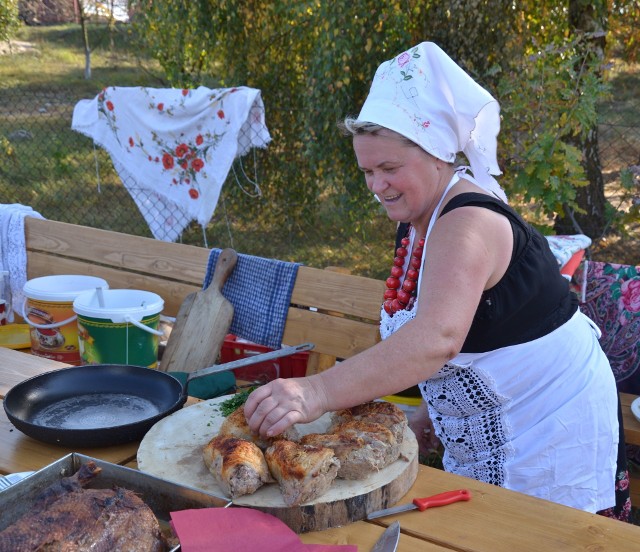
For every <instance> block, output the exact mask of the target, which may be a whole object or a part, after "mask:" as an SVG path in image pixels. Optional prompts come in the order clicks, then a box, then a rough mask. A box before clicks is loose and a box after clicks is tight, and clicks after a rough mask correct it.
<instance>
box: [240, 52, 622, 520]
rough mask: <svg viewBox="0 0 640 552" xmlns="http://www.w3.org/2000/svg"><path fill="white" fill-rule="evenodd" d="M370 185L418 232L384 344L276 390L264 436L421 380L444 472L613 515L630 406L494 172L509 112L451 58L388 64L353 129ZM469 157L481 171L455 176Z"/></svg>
mask: <svg viewBox="0 0 640 552" xmlns="http://www.w3.org/2000/svg"><path fill="white" fill-rule="evenodd" d="M344 126H345V128H346V129H347V130H348V131H349V132H350V133H351V134H353V147H354V150H355V154H356V158H357V161H358V165H359V167H360V168H361V170H362V171H363V173H364V175H365V181H366V184H367V187H368V188H369V189H370V190H371V192H372V193H374V194H375V195H376V197H377V198H378V200H379V201H380V202H381V203H382V205H383V206H384V208H385V209H386V211H387V214H388V216H389V218H390V219H391V220H393V221H396V222H399V223H400V222H402V223H407V222H408V223H409V224H408V225H404V226H401V228H408V231H407V235H406V236H404V237H403V242H402V245H403V247H401V248H399V249H398V251H397V254H396V257H395V259H394V262H393V266H394V268H393V269H392V273H391V274H392V275H391V277H390V278H389V280H387V287H388V288H389V289H388V290H387V292H386V293H385V301H384V305H383V308H382V313H381V316H382V320H381V334H382V337H383V341H381V342H380V343H379V344H377V345H376V346H374V347H371V348H370V349H368V350H366V351H364V352H362V353H360V354H358V355H356V356H354V357H352V358H350V359H348V360H346V361H344V362H341V363H340V364H338V365H336V366H334V367H333V368H331V369H330V370H327V371H326V372H323V373H320V374H317V375H314V376H311V377H308V378H299V379H286V380H276V381H274V382H272V383H270V384H268V385H266V386H264V387H261V388H259V389H258V390H256V391H254V392H253V393H252V394H251V395H250V397H249V400H248V401H247V403H246V406H245V414H246V416H247V420H248V421H249V424H250V426H251V428H252V429H253V430H254V431H259V432H260V433H262V434H263V435H276V434H279V433H281V432H282V431H284V430H285V429H286V428H287V427H289V426H290V425H292V424H294V423H300V422H309V421H312V420H314V419H316V418H318V417H319V416H320V415H322V414H323V413H325V412H327V411H333V410H338V409H341V408H346V407H351V406H354V405H357V404H360V403H363V402H365V401H369V400H372V399H375V398H378V397H381V396H385V395H389V394H393V393H396V392H398V391H401V390H403V389H406V388H408V387H411V386H413V385H415V384H419V386H420V390H421V392H422V395H423V398H424V399H425V404H426V407H428V416H427V412H426V407H425V409H424V410H421V411H420V412H419V414H420V416H421V419H420V420H413V421H412V427H413V428H414V431H416V432H417V435H418V436H419V437H423V431H422V429H423V428H424V427H427V424H429V420H430V421H431V422H433V426H434V428H435V431H436V434H437V436H438V438H439V439H440V440H441V442H442V444H443V446H444V449H445V455H444V459H443V462H444V466H445V469H446V470H447V471H451V472H454V473H457V474H461V475H465V476H468V477H473V478H475V479H479V480H481V481H485V482H488V483H493V484H496V485H501V486H504V487H507V488H509V489H513V490H517V491H520V492H524V493H527V494H531V495H533V496H538V497H541V498H545V499H548V500H552V501H555V502H558V503H561V504H566V505H569V506H573V507H576V508H581V509H584V510H587V511H590V512H596V511H599V510H603V509H605V508H609V507H612V506H613V505H614V504H615V496H614V480H615V469H616V455H617V446H618V441H619V433H618V430H619V427H618V420H617V408H616V406H617V395H616V388H615V381H614V378H613V375H612V372H611V369H610V367H609V364H608V361H607V359H606V357H605V355H604V353H603V352H602V350H601V348H600V346H599V344H598V336H597V333H598V331H597V328H595V327H594V325H593V324H592V323H591V322H590V321H589V319H588V318H586V317H585V316H583V315H582V314H581V313H580V312H579V311H578V309H577V301H576V300H575V298H574V297H573V296H572V294H571V293H570V291H569V289H568V285H567V282H566V281H565V280H564V278H562V277H561V276H560V274H559V271H558V267H557V263H556V261H555V258H554V257H553V255H552V254H551V252H550V250H549V248H548V246H547V242H546V240H545V239H544V237H542V236H541V235H540V234H539V233H537V232H535V231H534V230H533V229H532V228H531V227H530V226H529V225H527V224H526V223H524V221H523V220H522V219H521V218H520V217H519V216H518V215H517V214H516V213H515V212H514V211H513V210H512V209H511V208H509V207H508V206H507V205H506V203H505V201H506V197H505V195H504V193H503V192H502V190H501V189H500V187H499V185H498V183H497V182H496V180H495V179H494V178H493V176H492V174H500V171H499V169H498V165H497V160H496V144H497V134H498V132H499V107H498V104H497V102H496V101H495V100H494V99H493V98H492V97H491V96H490V95H489V93H488V92H487V91H486V90H484V89H483V88H481V87H480V86H479V85H478V84H476V83H475V82H474V81H473V80H472V79H471V78H470V77H468V75H467V74H466V73H464V71H462V69H460V67H458V66H457V65H456V64H455V63H454V62H453V61H452V60H451V59H450V58H449V57H448V56H447V55H446V54H445V53H444V52H443V51H442V50H441V49H440V48H439V47H437V46H436V45H435V44H432V43H422V44H420V45H418V46H416V47H415V48H412V49H411V50H409V51H407V52H404V53H403V54H401V55H399V56H397V57H395V58H394V59H392V60H390V61H388V62H386V63H384V64H382V65H381V66H380V67H379V69H378V71H377V72H376V75H375V78H374V80H373V83H372V86H371V91H370V93H369V96H368V97H367V100H366V101H365V104H364V106H363V108H362V110H361V112H360V114H359V116H358V118H357V119H347V120H346V121H345V125H344ZM459 152H462V153H464V155H465V156H466V158H467V159H468V161H469V163H470V165H471V171H472V172H473V174H474V175H475V177H472V176H471V175H470V174H469V173H468V172H466V170H464V169H462V170H457V169H455V168H454V164H453V163H454V161H455V160H456V155H457V154H458V153H459Z"/></svg>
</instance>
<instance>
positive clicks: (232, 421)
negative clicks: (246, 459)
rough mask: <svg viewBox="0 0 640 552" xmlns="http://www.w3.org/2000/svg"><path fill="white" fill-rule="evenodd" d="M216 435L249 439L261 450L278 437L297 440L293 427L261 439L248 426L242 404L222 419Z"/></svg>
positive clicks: (278, 438)
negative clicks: (271, 436) (269, 437)
mask: <svg viewBox="0 0 640 552" xmlns="http://www.w3.org/2000/svg"><path fill="white" fill-rule="evenodd" d="M218 435H226V436H229V437H237V438H238V439H244V440H245V441H251V442H252V443H255V444H256V445H258V446H259V447H260V448H261V449H262V450H265V449H266V448H267V447H269V446H270V445H272V444H273V443H274V442H275V441H278V440H280V439H287V440H290V441H297V440H298V438H299V435H298V432H297V431H296V429H295V427H293V428H290V429H288V430H287V431H285V432H284V433H283V434H281V435H278V436H276V437H273V438H271V439H263V438H262V437H260V435H257V434H255V433H253V432H252V431H251V429H250V428H249V424H248V423H247V418H246V417H245V415H244V406H241V407H239V408H238V409H236V410H235V411H233V412H232V413H231V414H229V415H228V416H227V417H226V418H225V419H224V421H223V422H222V426H221V427H220V431H219V432H218Z"/></svg>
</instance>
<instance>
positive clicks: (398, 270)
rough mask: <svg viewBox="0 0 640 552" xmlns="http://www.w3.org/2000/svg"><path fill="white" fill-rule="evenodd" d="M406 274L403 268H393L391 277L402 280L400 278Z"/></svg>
mask: <svg viewBox="0 0 640 552" xmlns="http://www.w3.org/2000/svg"><path fill="white" fill-rule="evenodd" d="M403 274H404V270H403V269H402V267H401V266H395V265H394V266H392V267H391V276H393V277H394V278H400V276H402V275H403Z"/></svg>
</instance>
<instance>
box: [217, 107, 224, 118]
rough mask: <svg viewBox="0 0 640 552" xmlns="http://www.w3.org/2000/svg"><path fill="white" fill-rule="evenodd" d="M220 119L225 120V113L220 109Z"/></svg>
mask: <svg viewBox="0 0 640 552" xmlns="http://www.w3.org/2000/svg"><path fill="white" fill-rule="evenodd" d="M218 117H219V118H220V119H224V111H222V109H220V110H219V111H218Z"/></svg>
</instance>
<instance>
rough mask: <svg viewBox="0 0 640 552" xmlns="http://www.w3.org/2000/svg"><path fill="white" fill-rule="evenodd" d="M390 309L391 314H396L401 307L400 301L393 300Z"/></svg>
mask: <svg viewBox="0 0 640 552" xmlns="http://www.w3.org/2000/svg"><path fill="white" fill-rule="evenodd" d="M391 309H392V310H393V312H398V311H399V310H402V305H401V304H400V301H398V300H397V299H394V300H393V301H391Z"/></svg>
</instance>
